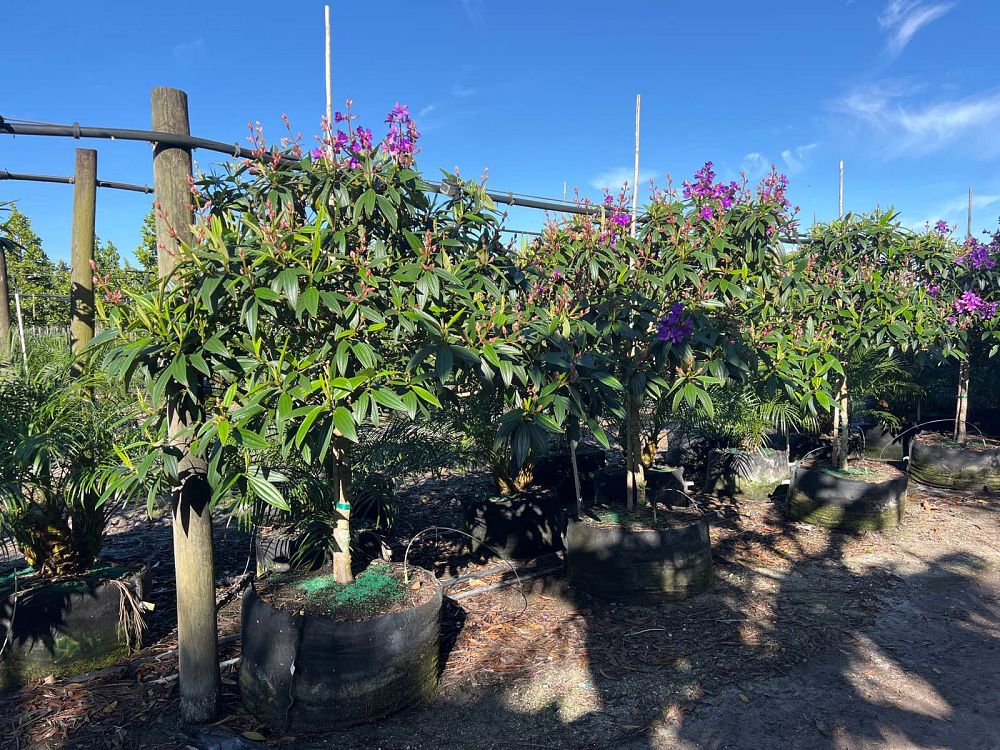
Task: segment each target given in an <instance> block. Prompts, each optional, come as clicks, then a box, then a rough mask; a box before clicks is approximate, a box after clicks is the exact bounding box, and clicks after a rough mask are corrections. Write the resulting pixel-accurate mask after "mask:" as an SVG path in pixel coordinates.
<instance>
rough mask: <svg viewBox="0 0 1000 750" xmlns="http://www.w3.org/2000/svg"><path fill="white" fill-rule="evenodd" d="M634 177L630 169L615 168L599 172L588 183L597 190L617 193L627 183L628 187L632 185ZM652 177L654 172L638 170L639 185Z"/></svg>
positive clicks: (632, 169) (633, 172)
mask: <svg viewBox="0 0 1000 750" xmlns="http://www.w3.org/2000/svg"><path fill="white" fill-rule="evenodd" d="M634 176H635V170H634V168H632V167H615V168H614V169H606V170H604V171H603V172H601V173H600V174H599V175H597V177H595V178H594V179H593V180H591V181H590V185H591V187H593V188H595V189H597V190H605V189H607V190H610V191H617V190H620V189H621V187H622V186H623V185H624V184H625V183H626V182H627V183H628V184H629V185H631V184H632V178H633V177H634ZM654 177H656V172H653V171H652V170H644V169H640V170H639V184H640V185H642V184H644V183H647V182H649V181H650V180H652V179H653V178H654Z"/></svg>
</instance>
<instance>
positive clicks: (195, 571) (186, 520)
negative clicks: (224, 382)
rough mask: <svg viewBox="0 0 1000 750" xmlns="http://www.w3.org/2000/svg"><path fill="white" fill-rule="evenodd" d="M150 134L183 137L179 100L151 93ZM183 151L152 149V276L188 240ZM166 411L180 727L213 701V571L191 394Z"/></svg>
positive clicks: (213, 706) (196, 402)
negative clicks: (171, 455) (172, 453)
mask: <svg viewBox="0 0 1000 750" xmlns="http://www.w3.org/2000/svg"><path fill="white" fill-rule="evenodd" d="M152 101H153V130H157V131H163V132H168V133H179V134H182V135H189V134H190V132H191V131H190V126H189V124H188V106H187V94H185V93H184V92H183V91H179V90H177V89H171V88H155V89H153V96H152ZM190 178H191V151H190V150H189V149H184V148H178V147H176V146H168V145H162V144H159V143H157V144H155V145H154V147H153V184H154V187H155V190H156V202H157V205H158V207H159V208H158V210H157V213H156V244H157V262H158V264H159V271H160V276H161V278H162V277H166V276H167V275H169V274H170V272H171V271H172V270H173V268H174V266H175V265H176V263H177V252H178V250H179V248H180V245H181V244H182V243H190V242H191V241H192V239H193V236H192V232H191V224H192V222H193V219H194V217H193V215H192V211H191V200H192V199H191V190H190V185H189V182H188V180H189V179H190ZM185 393H186V395H185V396H183V397H181V396H177V397H175V398H174V399H172V400H171V401H170V402H169V403H168V405H167V420H168V430H169V434H170V440H171V442H172V443H173V445H175V446H177V447H178V448H179V449H180V451H181V457H180V460H179V461H178V477H179V481H178V484H177V486H175V487H174V488H173V490H172V497H171V504H172V511H173V519H172V520H173V539H174V576H175V580H176V584H177V641H178V661H179V670H178V671H179V672H180V698H181V716H182V717H183V719H184V720H185V721H187V722H194V723H198V722H207V721H211V720H212V719H213V718H215V716H216V714H217V712H218V703H219V688H220V679H219V656H218V645H217V642H216V638H217V637H218V635H217V624H216V616H215V565H214V560H213V555H212V515H211V509H210V500H211V496H212V492H211V488H210V487H209V484H208V479H207V465H206V463H205V461H204V460H203V459H201V458H199V457H196V456H193V455H192V454H191V451H190V443H191V439H192V435H191V432H192V428H193V426H194V425H195V424H196V422H197V420H198V419H199V418H200V416H201V408H202V405H201V403H200V400H201V394H200V393H199V389H198V388H194V389H192V390H191V391H186V392H185Z"/></svg>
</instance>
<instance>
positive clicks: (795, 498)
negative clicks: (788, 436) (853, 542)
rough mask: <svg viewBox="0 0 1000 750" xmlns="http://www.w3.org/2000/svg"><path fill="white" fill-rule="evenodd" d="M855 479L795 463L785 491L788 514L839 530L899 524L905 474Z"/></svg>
mask: <svg viewBox="0 0 1000 750" xmlns="http://www.w3.org/2000/svg"><path fill="white" fill-rule="evenodd" d="M887 471H890V472H891V473H892V474H893V476H891V477H888V478H878V479H872V480H867V479H859V478H853V477H850V476H845V475H843V474H840V473H838V472H834V471H832V470H830V469H829V468H827V467H823V466H809V467H802V466H797V467H795V468H794V469H793V470H792V481H791V486H790V488H789V492H788V517H789V518H791V519H792V520H795V521H805V522H807V523H812V524H816V525H818V526H825V527H827V528H832V529H839V530H841V531H855V532H857V531H881V530H883V529H889V528H893V527H895V526H897V525H899V524H900V523H901V522H902V520H903V514H904V512H905V510H906V488H907V483H908V481H909V479H908V477H907V476H906V474H905V473H903V472H902V471H899V470H898V469H888V470H887Z"/></svg>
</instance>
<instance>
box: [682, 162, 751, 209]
mask: <svg viewBox="0 0 1000 750" xmlns="http://www.w3.org/2000/svg"><path fill="white" fill-rule="evenodd" d="M694 178H695V181H694V182H693V183H692V182H688V181H687V180H685V181H684V197H685V198H687V199H691V198H695V199H697V198H701V199H710V200H717V201H719V203H720V204H721V206H722V208H723V210H728V209H730V208H732V206H733V204H734V203H735V202H736V192H737V191H738V190H739V189H740V186H739V185H737V184H736V183H735V182H730V183H729V184H726V183H724V182H718V183H717V182H716V181H715V171H714V170H713V169H712V162H710V161H707V162H705V166H703V167H702V168H701V169H699V170H698V171H697V172H695V173H694Z"/></svg>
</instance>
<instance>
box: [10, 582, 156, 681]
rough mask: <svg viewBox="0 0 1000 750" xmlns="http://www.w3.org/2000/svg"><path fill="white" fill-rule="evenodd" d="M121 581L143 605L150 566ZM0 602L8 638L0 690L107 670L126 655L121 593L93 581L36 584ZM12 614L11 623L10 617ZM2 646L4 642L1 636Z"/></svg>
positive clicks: (112, 586) (110, 584) (112, 585)
mask: <svg viewBox="0 0 1000 750" xmlns="http://www.w3.org/2000/svg"><path fill="white" fill-rule="evenodd" d="M131 570H132V571H133V572H131V573H126V574H125V575H123V576H122V577H121V578H120V579H119V580H120V581H121V582H122V583H124V584H125V586H127V587H128V588H129V589H131V591H132V593H133V594H135V596H136V597H137V598H138V599H139V601H142V600H144V599H145V595H146V588H147V584H146V579H147V576H148V573H149V567H148V566H147V565H145V564H142V565H133V566H131ZM27 583H28V581H23V582H22V581H19V593H18V594H17V595H16V600H17V608H16V609H15V608H14V603H15V596H14V595H13V594H8V595H7V596H6V597H5V598H4V599H3V600H0V632H2V633H3V634H4V636H6V635H7V634H8V633H9V634H10V638H9V640H8V641H7V646H6V648H5V649H4V652H3V659H2V660H0V690H13V689H15V688H19V687H23V686H24V685H27V684H28V683H29V682H33V681H35V680H38V679H40V678H43V677H47V676H49V675H53V676H55V677H66V676H70V675H75V674H81V673H83V672H90V671H92V670H95V669H101V668H103V667H107V666H110V665H112V664H114V663H115V662H116V661H118V660H119V659H120V658H122V657H124V656H127V655H128V654H129V653H130V651H131V646H135V645H137V644H135V643H134V642H133V643H132V644H130V643H129V641H128V638H127V637H126V634H125V631H124V630H123V628H122V626H121V623H120V615H119V607H120V605H121V598H122V591H121V589H120V588H119V586H118V584H117V583H116V582H113V581H108V580H101V579H98V578H94V579H93V580H90V579H87V578H80V579H77V580H73V579H70V580H61V581H56V582H52V583H40V584H37V585H34V586H32V587H31V588H30V589H22V588H21V587H22V586H24V585H25V584H27ZM12 614H13V625H12V624H11V615H12ZM0 642H2V638H0Z"/></svg>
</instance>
